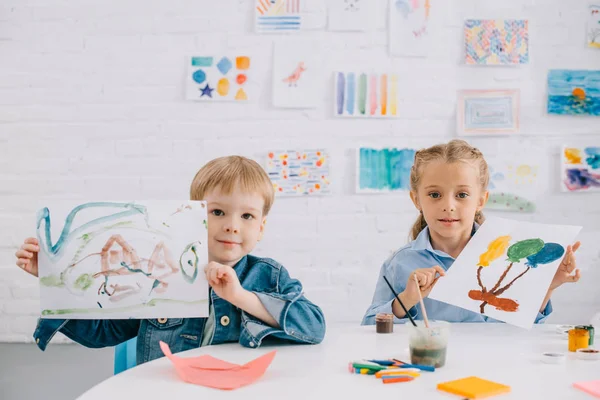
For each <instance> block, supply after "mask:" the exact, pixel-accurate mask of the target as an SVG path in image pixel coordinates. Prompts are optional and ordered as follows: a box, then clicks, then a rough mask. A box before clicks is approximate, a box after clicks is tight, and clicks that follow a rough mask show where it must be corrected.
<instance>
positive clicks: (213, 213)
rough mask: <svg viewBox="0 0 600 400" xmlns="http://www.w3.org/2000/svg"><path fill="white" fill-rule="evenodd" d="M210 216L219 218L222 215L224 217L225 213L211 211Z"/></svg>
mask: <svg viewBox="0 0 600 400" xmlns="http://www.w3.org/2000/svg"><path fill="white" fill-rule="evenodd" d="M212 215H214V216H215V217H220V216H222V215H225V213H224V212H223V211H221V210H218V209H217V210H212Z"/></svg>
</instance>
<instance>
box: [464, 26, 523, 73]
mask: <svg viewBox="0 0 600 400" xmlns="http://www.w3.org/2000/svg"><path fill="white" fill-rule="evenodd" d="M465 56H466V63H467V64H472V65H522V64H527V63H529V21H527V20H515V19H499V20H492V19H469V20H467V21H465Z"/></svg>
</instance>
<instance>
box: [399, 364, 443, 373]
mask: <svg viewBox="0 0 600 400" xmlns="http://www.w3.org/2000/svg"><path fill="white" fill-rule="evenodd" d="M400 368H418V369H420V370H421V371H429V372H435V367H430V366H429V365H418V364H402V365H401V366H400Z"/></svg>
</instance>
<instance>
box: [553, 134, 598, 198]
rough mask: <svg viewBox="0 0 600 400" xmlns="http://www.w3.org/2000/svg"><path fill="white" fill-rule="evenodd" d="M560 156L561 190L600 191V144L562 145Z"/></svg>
mask: <svg viewBox="0 0 600 400" xmlns="http://www.w3.org/2000/svg"><path fill="white" fill-rule="evenodd" d="M561 158H562V162H561V165H562V168H561V189H562V191H563V192H600V145H598V146H580V147H576V146H564V147H563V149H562V157H561Z"/></svg>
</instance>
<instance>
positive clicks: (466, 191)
mask: <svg viewBox="0 0 600 400" xmlns="http://www.w3.org/2000/svg"><path fill="white" fill-rule="evenodd" d="M488 182H489V172H488V166H487V163H486V162H485V160H484V158H483V155H482V154H481V152H480V151H479V150H478V149H476V148H474V147H472V146H470V145H469V144H468V143H467V142H465V141H463V140H452V141H450V142H449V143H447V144H440V145H436V146H433V147H430V148H427V149H423V150H419V151H417V153H416V154H415V160H414V164H413V166H412V168H411V172H410V187H411V190H410V198H411V199H412V201H413V203H414V205H415V207H416V208H417V210H419V213H420V215H419V217H418V219H417V221H416V222H415V224H414V226H413V228H412V232H411V239H412V241H411V242H410V243H409V244H407V245H406V246H404V247H402V248H401V249H399V250H397V251H396V252H395V253H394V254H393V255H392V256H391V257H390V258H389V259H388V260H387V261H385V263H384V264H383V266H382V267H381V272H380V274H379V279H378V281H377V286H376V288H375V295H374V296H373V301H372V304H371V306H370V307H369V309H368V310H367V312H366V314H365V316H364V318H363V321H362V324H363V325H372V324H374V323H375V316H376V315H377V314H378V313H393V314H394V316H395V318H394V321H395V322H405V321H406V318H407V317H406V315H405V312H404V310H403V309H402V307H401V306H400V304H399V303H398V301H397V300H396V299H395V298H394V295H393V294H392V292H391V291H390V289H389V287H388V286H387V284H386V283H385V281H384V279H383V276H386V277H387V278H388V280H389V281H390V283H391V284H392V286H394V290H396V292H397V293H399V297H400V300H401V301H402V303H403V304H404V306H405V307H406V309H407V310H408V312H409V313H410V315H411V316H412V317H413V318H415V319H423V317H422V316H421V312H420V309H418V308H417V307H415V305H416V304H417V303H418V302H419V292H421V296H422V297H423V301H424V303H425V306H426V309H427V315H428V317H429V318H430V319H435V320H444V321H448V322H486V321H495V320H494V319H492V318H488V317H486V316H483V315H481V314H479V313H474V312H472V311H468V310H465V309H463V308H460V307H456V306H452V305H449V304H446V303H442V302H439V301H436V300H432V299H429V298H427V295H428V294H429V292H431V289H432V288H433V286H434V285H435V283H436V282H437V280H438V279H439V278H440V277H442V276H444V275H445V271H447V270H448V268H450V267H451V266H452V263H453V262H454V260H455V258H456V257H457V256H458V255H459V254H460V252H461V251H462V250H463V249H464V248H465V246H466V245H467V243H468V242H469V240H470V239H471V236H473V234H474V233H475V231H476V230H477V228H478V227H479V225H480V224H481V223H483V221H484V217H483V214H482V213H481V210H482V209H483V207H484V206H485V203H486V202H487V199H488V192H487V185H488ZM579 245H580V243H579V242H577V243H575V244H574V245H573V246H568V248H567V252H566V253H565V256H564V258H563V260H562V262H561V264H560V267H559V268H558V269H557V271H556V274H555V275H554V278H553V279H552V283H551V284H550V288H549V289H548V293H547V294H546V297H545V299H544V301H543V304H542V305H541V307H540V311H539V313H538V315H537V318H536V321H535V322H536V323H541V322H543V321H544V320H545V319H546V318H547V317H548V315H550V313H551V312H552V305H551V304H550V297H551V296H552V292H553V291H554V290H555V289H556V288H558V287H559V286H561V285H562V284H563V283H565V282H577V281H578V280H579V278H580V277H581V274H580V272H579V270H578V269H576V268H575V267H576V263H575V255H574V253H575V251H576V250H577V249H578V248H579ZM573 271H575V274H572V272H573ZM414 276H416V277H417V280H418V285H417V283H416V282H415V278H414Z"/></svg>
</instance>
